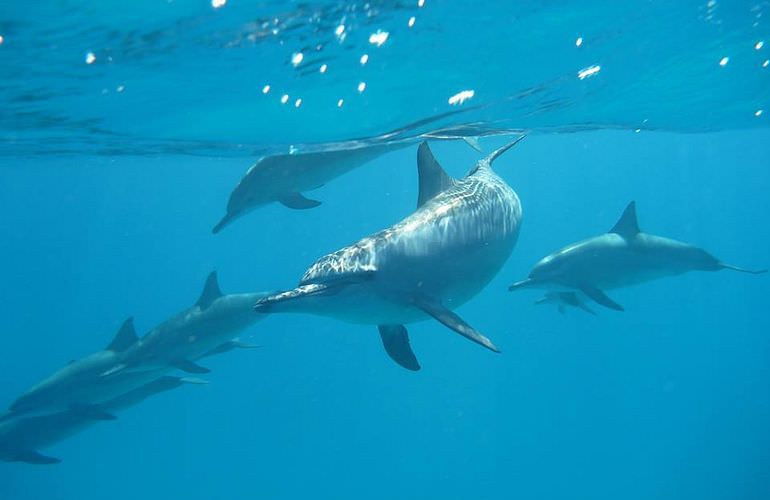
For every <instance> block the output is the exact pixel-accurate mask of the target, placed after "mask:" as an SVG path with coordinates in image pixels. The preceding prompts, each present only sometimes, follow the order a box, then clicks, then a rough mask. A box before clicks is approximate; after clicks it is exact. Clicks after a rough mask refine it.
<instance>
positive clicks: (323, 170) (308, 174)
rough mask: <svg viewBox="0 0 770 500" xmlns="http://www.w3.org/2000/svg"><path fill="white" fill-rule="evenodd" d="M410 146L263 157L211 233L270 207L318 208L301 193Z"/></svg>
mask: <svg viewBox="0 0 770 500" xmlns="http://www.w3.org/2000/svg"><path fill="white" fill-rule="evenodd" d="M411 144H412V143H411V142H405V141H399V142H392V143H376V144H367V143H364V142H360V141H351V142H348V143H340V144H329V145H325V146H324V147H325V149H323V150H320V151H309V152H297V153H289V154H276V155H268V156H263V157H262V158H260V159H259V160H258V161H257V163H255V164H254V165H253V166H252V167H251V168H249V170H248V171H247V172H246V175H244V176H243V178H242V179H241V180H240V182H239V183H238V185H237V186H236V187H235V189H234V190H233V192H232V193H231V194H230V199H229V200H228V202H227V213H226V214H225V215H224V217H222V219H221V220H220V221H219V222H218V223H217V225H216V226H214V229H212V232H213V233H214V234H216V233H218V232H219V231H221V230H222V229H224V227H225V226H227V225H229V224H230V223H231V222H233V221H234V220H235V219H237V218H239V217H242V216H244V215H246V214H247V213H249V212H251V211H252V210H255V209H256V208H259V207H261V206H264V205H267V204H268V203H273V202H279V203H281V204H282V205H284V206H286V207H288V208H293V209H297V210H304V209H308V208H314V207H317V206H318V205H320V204H321V202H320V201H317V200H312V199H309V198H306V197H305V196H304V195H303V194H302V192H304V191H310V190H312V189H317V188H319V187H321V186H323V185H324V184H326V183H327V182H329V181H331V180H333V179H336V178H337V177H339V176H341V175H343V174H345V173H347V172H349V171H351V170H353V169H356V168H358V167H360V166H362V165H363V164H365V163H367V162H369V161H371V160H373V159H375V158H377V157H379V156H380V155H383V154H385V153H387V152H389V151H395V150H397V149H401V148H405V147H408V146H410V145H411Z"/></svg>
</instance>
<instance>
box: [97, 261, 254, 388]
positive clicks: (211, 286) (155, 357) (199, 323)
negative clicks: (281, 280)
mask: <svg viewBox="0 0 770 500" xmlns="http://www.w3.org/2000/svg"><path fill="white" fill-rule="evenodd" d="M268 295H269V293H266V292H257V293H238V294H229V295H223V294H222V291H221V290H220V289H219V283H218V282H217V273H216V271H213V272H212V273H211V274H209V276H208V278H207V279H206V284H205V285H204V287H203V292H202V293H201V296H200V298H199V299H198V301H197V302H196V303H195V304H193V306H192V307H189V308H187V309H185V310H184V311H182V312H180V313H178V314H176V315H175V316H173V317H171V318H170V319H168V320H166V321H164V322H163V323H161V324H159V325H158V326H156V327H155V328H153V329H152V330H151V331H150V332H149V333H147V335H145V336H144V337H142V338H141V339H140V340H139V341H137V342H136V343H134V344H132V345H131V346H130V347H129V348H128V349H126V350H125V351H124V352H122V353H121V355H120V363H119V364H116V365H115V366H114V367H112V368H111V369H109V370H105V371H104V372H103V376H110V375H114V374H117V373H120V372H135V371H146V370H157V369H160V370H163V369H170V368H178V369H180V370H183V371H185V372H189V373H208V372H209V370H208V369H207V368H204V367H202V366H200V365H198V364H196V363H195V360H197V359H199V358H201V357H203V356H206V355H208V354H212V353H216V352H223V351H224V350H228V349H231V348H233V347H250V346H248V345H246V344H243V343H239V342H238V341H235V340H233V338H234V337H235V336H236V335H237V334H238V333H239V332H240V331H242V330H244V329H246V328H248V327H249V326H251V325H253V324H254V323H256V322H257V321H259V320H260V319H262V316H261V315H259V314H256V313H255V312H254V310H253V305H254V303H255V302H256V301H257V300H259V299H261V298H262V297H266V296H268Z"/></svg>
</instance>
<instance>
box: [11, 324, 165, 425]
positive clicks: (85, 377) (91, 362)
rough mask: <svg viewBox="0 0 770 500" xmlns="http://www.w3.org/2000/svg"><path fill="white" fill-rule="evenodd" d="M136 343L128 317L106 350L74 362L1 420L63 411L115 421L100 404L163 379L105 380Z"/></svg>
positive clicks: (146, 376)
mask: <svg viewBox="0 0 770 500" xmlns="http://www.w3.org/2000/svg"><path fill="white" fill-rule="evenodd" d="M136 341H137V335H136V331H135V330H134V324H133V319H132V318H128V319H127V320H126V321H125V322H124V323H123V325H122V326H121V327H120V330H118V333H117V334H116V335H115V337H114V338H113V340H112V342H110V344H109V345H108V346H107V347H106V348H105V349H103V350H101V351H97V352H95V353H93V354H90V355H88V356H86V357H84V358H82V359H79V360H75V361H70V362H69V363H68V364H67V365H65V366H64V367H63V368H61V369H59V370H57V371H56V372H54V373H53V374H52V375H50V376H49V377H47V378H46V379H44V380H43V381H41V382H40V383H38V384H37V385H35V386H34V387H32V388H31V389H30V390H28V391H27V392H25V393H24V394H23V395H21V396H20V397H19V398H18V399H16V401H14V402H13V404H12V405H11V406H10V408H9V412H8V413H6V414H5V415H3V416H2V417H0V420H4V419H8V418H11V417H18V416H22V415H26V416H35V415H37V416H40V415H47V414H50V413H58V412H62V411H71V412H73V413H77V414H78V415H80V416H81V417H83V418H90V419H96V420H111V419H113V418H115V417H114V416H112V415H110V414H109V413H108V412H106V411H104V409H103V408H101V407H99V406H98V404H100V403H103V402H105V401H108V400H110V399H113V398H115V397H116V396H118V395H120V394H124V393H126V392H128V391H130V390H132V389H135V388H137V387H140V386H142V385H144V384H145V383H147V382H149V381H151V380H152V379H154V378H157V377H158V376H160V374H150V373H148V374H142V375H141V376H137V375H131V376H120V377H118V376H115V377H109V378H105V377H102V373H104V372H105V371H108V370H110V369H112V368H114V367H115V366H117V365H118V364H119V361H120V359H121V353H122V352H123V351H125V350H126V349H128V348H129V347H130V346H131V345H132V344H134V343H135V342H136Z"/></svg>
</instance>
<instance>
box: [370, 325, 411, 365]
mask: <svg viewBox="0 0 770 500" xmlns="http://www.w3.org/2000/svg"><path fill="white" fill-rule="evenodd" d="M377 329H378V330H379V331H380V338H381V339H382V345H383V347H385V352H387V353H388V356H390V358H391V359H392V360H393V361H395V362H396V363H398V364H399V365H401V366H403V367H404V368H406V369H407V370H412V371H417V370H419V369H420V363H419V362H418V361H417V357H416V356H415V355H414V352H413V351H412V347H411V346H410V345H409V333H408V332H407V331H406V328H405V327H404V325H379V326H377Z"/></svg>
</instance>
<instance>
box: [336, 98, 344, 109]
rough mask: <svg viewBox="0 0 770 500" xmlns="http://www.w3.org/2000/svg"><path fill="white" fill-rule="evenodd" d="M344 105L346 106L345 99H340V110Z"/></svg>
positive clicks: (338, 104) (338, 102)
mask: <svg viewBox="0 0 770 500" xmlns="http://www.w3.org/2000/svg"><path fill="white" fill-rule="evenodd" d="M343 104H345V99H340V100H339V101H337V107H338V108H341V107H342V105H343Z"/></svg>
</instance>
